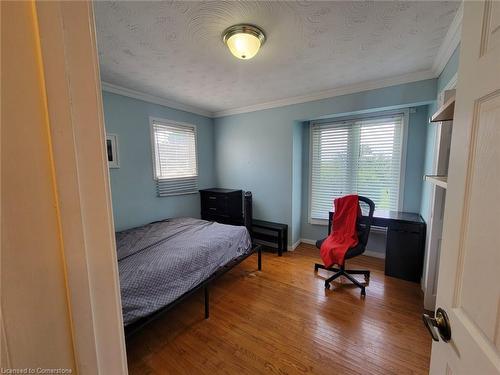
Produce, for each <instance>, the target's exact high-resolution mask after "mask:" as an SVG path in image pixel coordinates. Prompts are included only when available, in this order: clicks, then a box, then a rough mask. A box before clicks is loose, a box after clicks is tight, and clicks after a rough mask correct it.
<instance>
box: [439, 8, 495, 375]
mask: <svg viewBox="0 0 500 375" xmlns="http://www.w3.org/2000/svg"><path fill="white" fill-rule="evenodd" d="M441 250H442V254H441V261H440V266H439V283H438V294H437V306H438V307H441V308H443V309H444V310H445V311H446V312H447V315H448V317H449V321H450V327H451V339H450V340H449V341H448V342H445V341H444V340H443V338H440V340H439V342H434V343H433V346H432V357H431V374H481V375H482V374H486V375H487V374H500V2H496V1H487V2H482V1H481V2H479V1H478V2H466V3H465V4H464V19H463V27H462V42H461V51H460V67H459V73H458V87H457V100H456V105H455V117H454V122H453V136H452V145H451V157H450V168H449V175H448V191H447V197H446V208H445V217H444V232H443V244H442V249H441ZM441 323H443V322H442V321H441ZM441 325H443V324H441ZM434 329H436V328H434ZM436 330H437V329H436Z"/></svg>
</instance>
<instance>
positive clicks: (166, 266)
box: [116, 218, 251, 325]
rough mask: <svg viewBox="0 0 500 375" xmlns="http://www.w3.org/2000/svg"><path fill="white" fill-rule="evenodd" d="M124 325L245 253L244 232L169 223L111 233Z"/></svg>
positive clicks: (226, 227)
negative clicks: (114, 248)
mask: <svg viewBox="0 0 500 375" xmlns="http://www.w3.org/2000/svg"><path fill="white" fill-rule="evenodd" d="M116 247H117V252H118V268H119V273H120V289H121V297H122V309H123V320H124V324H125V325H128V324H130V323H133V322H134V321H136V320H137V319H139V318H141V317H144V316H146V315H149V314H151V313H152V312H154V311H156V310H158V309H160V308H162V307H163V306H165V305H167V304H169V303H170V302H172V301H174V300H175V299H177V298H178V297H180V296H181V295H182V294H184V293H185V292H187V291H189V290H190V289H192V288H193V287H195V286H196V285H198V284H199V283H200V282H202V281H204V280H205V279H207V278H208V277H209V276H210V275H211V274H213V273H214V271H215V270H217V269H218V268H219V267H222V266H223V265H225V264H227V263H228V262H229V261H231V260H232V259H234V258H236V257H238V256H240V255H243V254H244V253H247V252H249V251H250V249H251V241H250V236H249V234H248V231H247V230H246V228H245V227H238V226H232V225H224V224H218V223H212V222H208V221H205V220H199V219H193V218H177V219H169V220H165V221H161V222H156V223H151V224H148V225H144V226H142V227H138V228H133V229H129V230H126V231H123V232H118V233H116Z"/></svg>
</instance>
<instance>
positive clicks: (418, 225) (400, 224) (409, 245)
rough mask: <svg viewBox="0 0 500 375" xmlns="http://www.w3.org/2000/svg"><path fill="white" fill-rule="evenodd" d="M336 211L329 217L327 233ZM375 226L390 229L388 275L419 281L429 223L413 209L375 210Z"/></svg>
mask: <svg viewBox="0 0 500 375" xmlns="http://www.w3.org/2000/svg"><path fill="white" fill-rule="evenodd" d="M332 219H333V212H330V215H329V220H328V233H330V228H331V226H332ZM372 226H375V227H383V228H387V241H386V248H385V274H386V275H387V276H393V277H397V278H399V279H404V280H408V281H413V282H420V278H421V277H422V269H423V266H424V253H425V231H426V225H425V221H424V219H422V216H420V215H419V214H417V213H413V212H399V211H384V210H375V213H374V215H373V223H372Z"/></svg>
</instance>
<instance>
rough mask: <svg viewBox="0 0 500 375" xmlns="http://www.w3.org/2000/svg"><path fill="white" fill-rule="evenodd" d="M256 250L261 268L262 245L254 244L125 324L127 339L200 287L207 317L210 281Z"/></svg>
mask: <svg viewBox="0 0 500 375" xmlns="http://www.w3.org/2000/svg"><path fill="white" fill-rule="evenodd" d="M255 252H257V268H258V270H259V271H261V270H262V247H261V246H260V245H256V246H253V247H252V250H251V251H249V252H248V253H246V254H243V255H240V256H239V257H237V258H234V259H233V260H231V261H230V262H228V263H226V264H225V265H223V266H222V267H220V268H218V269H217V270H216V271H215V272H214V273H213V274H212V275H210V276H209V277H208V278H207V279H205V280H204V281H202V282H201V283H199V284H198V285H196V286H195V287H194V288H193V289H190V290H188V291H187V292H186V293H184V294H183V295H181V296H180V297H178V298H177V299H175V300H174V301H172V302H170V303H169V304H168V305H166V306H164V307H162V308H161V309H159V310H157V311H155V312H153V313H152V314H150V315H148V316H145V317H144V318H141V319H139V320H138V321H136V322H134V323H131V324H129V325H127V326H125V337H126V338H127V339H129V338H130V337H132V336H133V335H134V334H136V333H137V332H138V331H139V330H141V329H142V328H143V327H145V326H146V325H148V324H149V323H151V322H152V321H154V320H156V319H158V318H159V317H160V316H161V315H163V313H165V312H167V311H168V310H170V309H172V308H173V307H174V306H176V305H178V304H179V303H180V302H182V301H184V300H185V299H186V298H187V297H189V296H191V295H192V294H194V293H195V292H197V291H198V290H200V289H202V288H203V289H204V294H205V319H208V317H209V315H210V291H209V286H210V283H211V282H212V281H214V280H216V279H218V278H219V277H220V276H222V275H224V274H225V273H226V272H227V271H229V270H231V269H232V268H233V267H234V266H236V265H238V264H240V263H241V262H242V261H244V260H245V259H246V258H248V257H249V256H250V255H252V254H254V253H255Z"/></svg>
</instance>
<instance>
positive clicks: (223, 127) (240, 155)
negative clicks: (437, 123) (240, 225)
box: [214, 79, 436, 244]
mask: <svg viewBox="0 0 500 375" xmlns="http://www.w3.org/2000/svg"><path fill="white" fill-rule="evenodd" d="M435 98H436V80H435V79H431V80H425V81H419V82H413V83H407V84H403V85H397V86H392V87H386V88H381V89H376V90H370V91H364V92H359V93H354V94H349V95H343V96H338V97H334V98H328V99H323V100H318V101H313V102H308V103H301V104H294V105H290V106H285V107H280V108H272V109H268V110H262V111H257V112H252V113H245V114H240V115H233V116H226V117H222V118H217V119H215V128H214V134H215V147H214V149H215V171H216V182H217V185H218V186H220V187H228V188H232V187H237V188H241V189H244V190H251V191H252V192H253V194H254V216H255V217H256V218H259V219H266V220H272V221H278V222H283V223H287V224H288V225H289V226H290V228H291V230H289V243H290V244H291V243H294V242H296V241H297V240H298V239H299V238H300V237H302V238H311V237H308V236H309V235H312V234H310V233H309V232H308V231H307V228H304V225H303V224H304V216H305V217H306V218H307V206H304V199H305V200H306V201H308V197H307V194H308V191H307V190H308V188H307V189H306V187H307V186H308V184H307V180H308V174H307V173H304V171H305V169H304V168H305V164H308V163H307V162H306V161H305V160H304V159H305V158H304V157H302V158H301V159H302V160H301V163H302V166H303V168H302V171H301V177H300V178H294V170H296V169H295V168H294V167H293V166H294V165H295V166H296V165H297V163H298V159H297V157H296V158H294V149H295V150H298V149H299V147H294V146H293V143H294V134H298V132H297V128H296V126H297V123H298V122H301V121H308V120H312V119H316V118H320V117H327V116H333V115H339V114H343V115H346V114H352V113H359V112H363V111H365V112H366V111H373V110H376V109H390V108H405V107H410V106H422V105H427V104H429V103H430V102H432V101H433V100H435ZM419 116H422V117H423V114H421V113H419ZM416 134H417V135H416V136H417V138H418V139H419V142H420V141H421V139H422V138H423V134H420V133H419V132H416ZM307 145H308V141H306V139H305V138H304V137H303V139H302V149H303V150H305V149H306V147H307ZM417 148H418V147H415V149H417ZM304 153H306V154H308V152H305V151H303V152H302V155H304ZM417 169H418V168H417ZM421 171H422V168H420V169H419V173H420V181H419V182H420V183H419V184H417V185H419V186H418V187H417V186H415V187H414V189H415V194H416V196H417V198H416V201H415V202H410V203H412V204H414V205H415V207H416V209H418V207H419V205H420V201H419V196H420V189H421V178H422V176H421ZM299 181H300V184H299ZM294 191H295V192H296V191H300V194H301V196H302V207H301V217H302V220H301V224H302V225H301V227H302V229H301V230H302V233H301V234H300V235H299V233H300V231H299V230H297V222H296V221H295V220H293V218H294V217H295V216H294V212H295V210H294V203H293V202H295V199H294V195H293V192H294ZM410 203H408V204H410ZM295 218H296V217H295ZM320 228H322V229H320V230H323V229H324V228H323V227H320ZM312 238H315V237H312Z"/></svg>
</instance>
